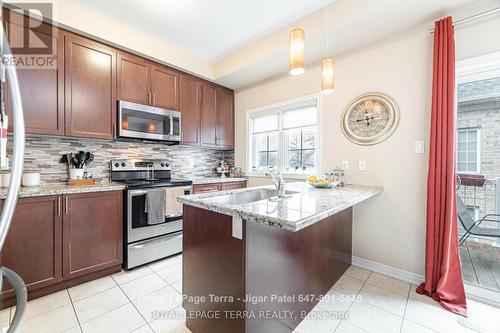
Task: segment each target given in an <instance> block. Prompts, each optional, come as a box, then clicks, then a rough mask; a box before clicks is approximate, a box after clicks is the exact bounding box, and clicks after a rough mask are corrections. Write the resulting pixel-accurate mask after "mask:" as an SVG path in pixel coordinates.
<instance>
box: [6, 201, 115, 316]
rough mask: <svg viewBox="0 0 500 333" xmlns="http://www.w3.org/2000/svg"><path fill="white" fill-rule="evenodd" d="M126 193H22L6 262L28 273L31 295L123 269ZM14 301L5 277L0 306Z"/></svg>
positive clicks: (10, 231) (35, 296)
mask: <svg viewBox="0 0 500 333" xmlns="http://www.w3.org/2000/svg"><path fill="white" fill-rule="evenodd" d="M122 196H123V193H122V191H112V192H96V193H85V194H71V195H55V196H40V197H33V198H20V199H19V200H18V204H17V206H16V210H15V213H14V218H13V221H12V225H11V228H10V230H9V233H8V235H7V239H6V242H5V245H4V247H3V249H2V253H1V254H0V260H1V265H2V266H5V267H8V268H10V269H12V270H14V271H15V272H16V273H18V274H19V275H20V276H21V277H22V278H23V280H24V282H25V283H26V285H27V287H28V298H29V299H34V298H37V297H40V296H44V295H47V294H49V293H53V292H56V291H58V290H62V289H65V288H69V287H72V286H75V285H77V284H80V283H83V282H87V281H90V280H93V279H96V278H98V277H102V276H105V275H109V274H111V273H114V272H118V271H120V269H121V263H122V239H123V234H122V225H123V217H122V216H123V215H122V214H123V213H122V209H123V208H122V207H123V201H122V200H123V199H122ZM2 204H3V201H2ZM14 304H15V297H14V293H13V291H12V290H11V287H10V286H9V285H8V284H7V283H4V285H3V288H2V293H1V296H0V308H5V307H8V306H12V305H14Z"/></svg>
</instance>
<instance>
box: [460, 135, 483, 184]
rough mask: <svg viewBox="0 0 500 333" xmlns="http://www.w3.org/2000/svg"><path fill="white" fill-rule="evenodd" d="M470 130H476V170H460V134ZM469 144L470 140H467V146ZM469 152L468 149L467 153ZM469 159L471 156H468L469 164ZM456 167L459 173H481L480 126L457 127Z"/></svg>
mask: <svg viewBox="0 0 500 333" xmlns="http://www.w3.org/2000/svg"><path fill="white" fill-rule="evenodd" d="M470 131H476V171H460V170H459V169H458V166H459V160H458V155H459V151H458V144H459V141H458V136H459V134H460V132H470ZM468 136H469V135H468V134H467V137H468ZM468 145H469V141H467V146H468ZM467 149H468V148H467ZM468 154H469V152H468V151H467V155H468ZM468 160H469V158H468V157H467V164H469V162H468ZM456 168H457V174H471V175H477V174H480V173H481V128H479V127H464V128H458V129H457V166H456Z"/></svg>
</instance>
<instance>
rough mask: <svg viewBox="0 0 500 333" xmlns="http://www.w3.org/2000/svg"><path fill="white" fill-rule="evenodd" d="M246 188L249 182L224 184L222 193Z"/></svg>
mask: <svg viewBox="0 0 500 333" xmlns="http://www.w3.org/2000/svg"><path fill="white" fill-rule="evenodd" d="M245 187H247V182H234V183H222V184H221V189H222V191H226V190H236V189H238V188H245Z"/></svg>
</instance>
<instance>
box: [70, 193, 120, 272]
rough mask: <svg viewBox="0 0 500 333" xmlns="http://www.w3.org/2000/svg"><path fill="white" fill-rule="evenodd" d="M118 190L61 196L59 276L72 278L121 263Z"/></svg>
mask: <svg viewBox="0 0 500 333" xmlns="http://www.w3.org/2000/svg"><path fill="white" fill-rule="evenodd" d="M122 196H123V194H122V192H121V191H114V192H97V193H86V194H70V195H65V196H63V199H64V213H63V276H64V278H65V279H68V278H74V277H78V276H81V275H85V274H88V273H92V272H95V271H99V270H101V269H104V268H108V267H112V266H115V265H119V264H121V263H122V256H123V255H122V251H123V248H122V239H123V235H122V225H123V218H122V217H123V215H122V214H123V212H122V200H123V199H122Z"/></svg>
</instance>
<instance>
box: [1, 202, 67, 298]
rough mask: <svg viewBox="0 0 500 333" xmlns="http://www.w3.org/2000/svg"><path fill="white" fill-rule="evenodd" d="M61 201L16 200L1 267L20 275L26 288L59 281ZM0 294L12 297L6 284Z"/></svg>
mask: <svg viewBox="0 0 500 333" xmlns="http://www.w3.org/2000/svg"><path fill="white" fill-rule="evenodd" d="M60 200H61V199H60V196H46V197H35V198H25V199H19V201H18V204H17V207H16V211H15V213H14V218H13V220H12V224H11V227H10V229H9V233H8V235H7V238H6V241H5V244H4V246H3V250H2V253H1V257H0V258H1V261H2V263H1V264H2V266H5V267H8V268H10V269H12V270H14V271H15V272H16V273H17V274H19V275H20V276H21V277H22V278H23V280H24V283H26V286H27V287H28V291H32V290H35V289H39V288H42V287H46V286H49V285H52V284H54V283H57V282H60V281H61V280H62V246H61V244H62V243H61V240H62V224H61V222H62V216H61V214H60V208H59V207H60V206H59V204H60ZM2 204H3V202H2ZM2 295H3V296H5V297H9V296H10V297H12V296H13V291H12V290H11V287H10V286H9V285H7V283H5V284H4V285H3V287H2Z"/></svg>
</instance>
